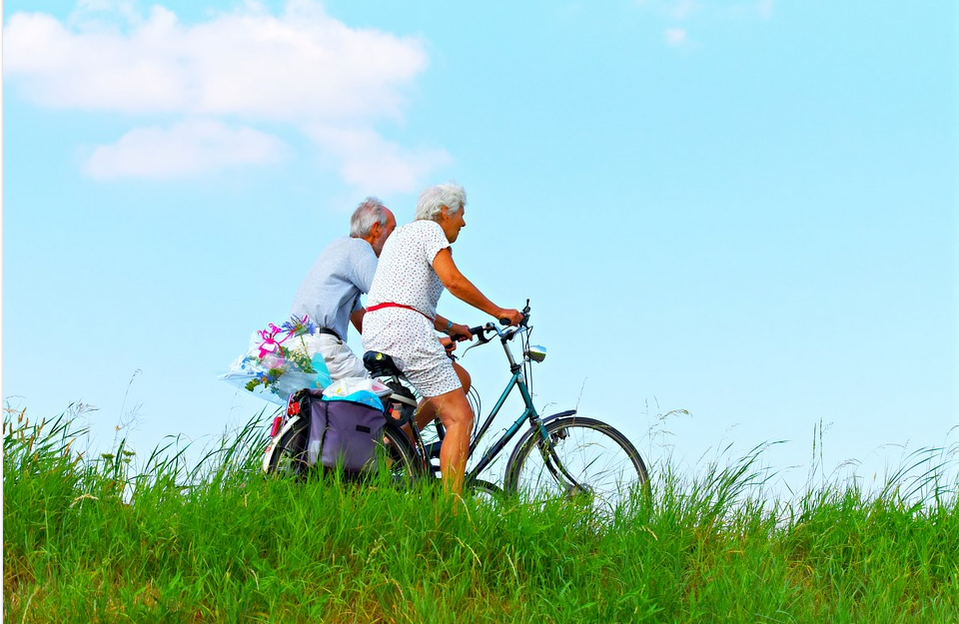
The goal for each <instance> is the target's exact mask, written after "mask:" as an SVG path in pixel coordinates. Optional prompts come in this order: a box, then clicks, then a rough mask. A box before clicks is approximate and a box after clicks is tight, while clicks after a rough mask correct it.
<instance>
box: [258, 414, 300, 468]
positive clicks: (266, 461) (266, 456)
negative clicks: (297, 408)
mask: <svg viewBox="0 0 959 624" xmlns="http://www.w3.org/2000/svg"><path fill="white" fill-rule="evenodd" d="M301 418H302V417H301V416H300V415H299V414H297V415H296V416H291V417H290V418H287V419H286V424H285V425H283V427H282V428H281V429H280V430H279V431H277V432H276V435H275V436H273V437H272V438H270V443H269V444H267V445H266V452H265V453H263V472H269V470H270V460H271V459H273V451H275V450H276V443H277V441H278V440H279V439H280V438H281V437H283V434H284V433H286V432H287V431H289V430H290V429H292V428H293V425H295V424H296V423H298V422H300V419H301Z"/></svg>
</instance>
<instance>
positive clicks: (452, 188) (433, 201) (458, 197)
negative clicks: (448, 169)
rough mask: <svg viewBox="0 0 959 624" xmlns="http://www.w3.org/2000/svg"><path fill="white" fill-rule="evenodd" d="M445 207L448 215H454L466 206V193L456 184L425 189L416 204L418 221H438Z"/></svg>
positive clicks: (450, 183)
mask: <svg viewBox="0 0 959 624" xmlns="http://www.w3.org/2000/svg"><path fill="white" fill-rule="evenodd" d="M443 206H446V207H447V208H448V209H449V210H448V211H447V214H451V215H454V214H456V213H458V212H460V211H461V210H463V208H464V207H465V206H466V191H465V190H463V187H462V186H460V185H459V184H456V183H455V182H448V183H446V184H437V185H436V186H431V187H429V188H427V189H424V190H423V192H422V193H420V198H419V200H418V201H417V202H416V220H417V221H421V220H426V221H436V220H437V219H439V217H440V214H441V213H442V210H443Z"/></svg>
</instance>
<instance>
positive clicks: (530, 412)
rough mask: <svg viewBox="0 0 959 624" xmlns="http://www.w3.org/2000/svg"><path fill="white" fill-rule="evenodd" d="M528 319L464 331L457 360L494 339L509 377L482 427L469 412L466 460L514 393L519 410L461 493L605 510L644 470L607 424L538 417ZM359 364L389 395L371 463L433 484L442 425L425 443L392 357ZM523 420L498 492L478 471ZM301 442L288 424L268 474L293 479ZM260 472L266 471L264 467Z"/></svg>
mask: <svg viewBox="0 0 959 624" xmlns="http://www.w3.org/2000/svg"><path fill="white" fill-rule="evenodd" d="M529 318H530V307H529V302H528V301H527V304H526V307H525V308H524V309H523V320H522V322H521V323H520V324H519V325H518V326H515V327H503V328H501V327H499V326H497V325H496V324H494V323H487V324H486V325H481V326H477V327H471V328H470V333H472V334H473V336H474V337H475V338H476V339H477V342H476V343H475V344H473V345H471V346H470V347H468V348H467V349H466V350H465V351H464V355H465V353H466V352H468V351H469V350H470V349H473V348H475V347H478V346H481V345H485V344H489V343H490V342H492V341H493V339H494V338H498V339H499V341H500V343H501V344H502V346H503V351H504V353H505V355H506V359H507V362H508V363H509V370H510V375H511V376H510V379H509V381H508V382H507V384H506V387H505V389H504V390H503V392H502V394H501V395H500V397H499V399H498V400H497V402H496V404H495V405H494V406H493V409H492V410H491V411H490V413H489V414H488V415H487V416H486V417H485V419H483V421H482V423H480V420H479V414H477V418H476V419H475V420H474V423H475V426H474V430H473V435H472V436H471V439H470V446H469V457H470V458H472V457H473V454H474V452H475V451H476V450H477V448H478V445H479V443H480V442H481V441H482V440H483V438H484V436H485V434H486V433H487V432H488V430H489V427H490V425H491V424H492V422H493V420H494V419H495V418H496V417H497V415H498V414H499V412H500V410H501V409H502V408H503V405H504V404H505V403H506V400H507V399H508V397H509V396H510V395H511V394H512V393H513V391H514V390H516V389H517V388H518V389H519V392H520V395H521V397H522V400H523V403H524V405H525V408H524V410H523V413H522V414H520V416H519V417H518V418H517V419H516V420H515V422H514V423H513V424H512V425H511V426H510V427H509V428H508V429H507V430H506V431H505V432H504V433H503V434H502V435H501V436H500V437H499V438H498V439H496V440H495V441H494V442H493V443H492V444H491V445H490V446H489V447H488V448H487V449H486V450H485V451H484V452H483V454H482V456H481V457H480V458H479V460H478V461H477V462H476V463H475V465H473V467H472V468H469V469H467V471H466V475H465V478H464V485H465V487H466V488H467V489H472V490H478V491H480V492H485V493H488V494H491V495H499V494H500V493H502V492H505V493H507V494H510V495H512V494H519V495H523V496H528V497H531V498H537V497H543V496H546V497H552V496H561V497H567V498H573V497H576V498H586V499H588V500H590V501H591V503H592V504H593V506H594V508H601V509H606V510H611V509H612V508H613V507H615V506H616V505H617V504H618V503H619V501H620V500H621V499H623V498H625V497H628V496H630V495H631V494H632V493H634V492H635V491H637V490H638V489H639V488H641V487H643V486H645V484H646V483H647V481H648V478H649V477H648V473H647V470H646V465H645V463H644V462H643V459H642V457H641V456H640V454H639V452H638V451H637V450H636V448H635V447H634V446H633V444H632V443H631V442H630V441H629V440H628V439H627V438H626V436H624V435H623V434H622V433H620V432H619V431H618V430H617V429H616V428H614V427H612V426H611V425H609V424H607V423H604V422H602V421H600V420H597V419H594V418H587V417H583V416H579V415H577V413H576V412H577V410H566V411H562V412H558V413H555V414H551V415H549V416H546V417H541V416H540V415H539V413H538V412H537V410H536V408H535V407H534V405H533V399H532V392H531V390H530V385H531V381H532V365H533V364H534V363H540V362H542V361H543V360H545V359H546V349H545V348H544V347H542V346H539V345H531V344H530V342H529V337H530V332H531V330H532V327H531V326H530V325H529ZM516 337H519V338H520V342H521V347H522V351H523V357H522V361H521V363H520V362H517V360H516V357H515V356H514V354H513V351H512V349H511V346H510V345H511V343H512V342H513V340H514V339H515V338H516ZM364 363H365V364H366V366H367V369H368V370H369V371H370V374H371V376H372V377H373V378H374V379H378V380H380V381H381V382H383V383H385V384H386V385H387V386H389V387H390V388H391V389H392V390H393V394H392V395H391V396H390V397H389V399H388V401H387V404H388V405H387V413H388V414H389V415H391V416H393V417H391V418H387V424H386V426H385V427H384V430H383V438H384V441H383V443H382V445H380V447H379V449H378V453H377V456H378V457H377V462H376V465H377V466H379V467H381V468H384V469H386V470H388V471H389V473H390V474H391V476H392V478H393V479H394V481H397V482H400V483H409V482H415V481H419V480H422V479H424V478H438V477H439V476H440V475H439V468H438V465H434V463H433V460H434V459H438V457H439V449H440V446H441V444H442V439H443V433H444V431H443V427H442V425H441V424H440V423H439V422H434V424H435V425H436V431H437V440H436V441H433V442H426V441H425V440H424V438H423V435H422V432H421V431H420V430H419V429H418V428H417V427H416V426H415V423H414V422H413V415H414V412H415V407H416V394H415V392H414V391H413V390H412V389H411V388H410V387H409V385H408V384H407V383H406V380H405V378H404V377H403V374H402V373H401V372H400V370H399V369H398V368H397V367H396V365H395V363H394V362H393V360H392V358H391V357H390V356H389V355H387V354H384V353H377V352H367V353H366V354H365V355H364ZM301 422H302V421H301ZM524 422H527V423H528V424H529V428H528V429H526V431H525V432H524V433H523V434H522V436H521V437H520V439H519V441H518V442H517V443H516V445H515V446H514V447H513V450H512V453H511V454H510V456H509V459H508V460H507V463H506V470H505V476H504V479H503V486H502V488H500V487H498V486H496V485H495V484H494V483H492V482H491V481H488V480H486V479H482V478H481V476H482V475H483V472H484V470H486V469H487V468H488V467H489V466H490V465H491V464H492V463H493V462H494V461H495V460H496V459H497V457H498V456H499V455H500V453H502V452H503V450H504V449H505V448H506V447H507V446H508V445H509V444H510V442H511V441H512V440H513V439H514V438H515V437H516V435H517V434H518V433H519V432H520V430H521V428H522V426H523V423H524ZM404 426H407V429H408V431H409V432H410V434H409V435H408V434H407V433H405V432H404V430H403V428H404ZM274 433H275V432H274ZM305 437H306V425H305V423H304V424H303V426H301V427H289V425H288V426H287V432H286V436H285V437H284V436H281V438H280V439H279V440H278V441H277V444H276V451H278V452H274V453H273V458H272V465H271V467H272V469H273V470H276V471H279V472H293V473H295V474H301V473H302V471H303V463H302V455H303V452H304V450H303V447H304V445H305ZM264 467H265V468H267V465H266V461H265V462H264Z"/></svg>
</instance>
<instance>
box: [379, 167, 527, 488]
mask: <svg viewBox="0 0 959 624" xmlns="http://www.w3.org/2000/svg"><path fill="white" fill-rule="evenodd" d="M465 206H466V192H465V191H464V190H463V187H461V186H459V185H456V184H440V185H437V186H433V187H430V188H428V189H426V190H424V191H423V192H422V193H421V194H420V197H419V201H418V202H417V204H416V220H415V221H413V222H412V223H409V224H407V225H404V226H402V227H399V228H397V229H396V230H395V231H394V232H393V235H392V236H390V238H389V239H388V240H387V241H386V244H385V245H384V246H383V251H382V252H381V253H380V261H379V265H378V266H377V269H376V275H375V276H374V278H373V284H372V286H371V287H370V292H369V294H368V295H367V301H366V304H367V305H366V317H365V318H364V319H363V348H364V349H365V350H367V351H381V352H383V353H386V354H388V355H390V356H391V357H392V358H393V361H394V362H395V363H396V365H397V366H398V367H399V369H400V370H401V371H403V374H404V375H405V376H406V378H407V379H408V380H409V381H410V383H412V384H413V386H414V387H415V388H416V389H417V391H418V392H419V393H420V394H421V395H422V396H423V397H424V398H425V401H424V402H423V404H422V405H421V406H420V410H419V412H418V413H417V419H416V420H417V423H419V424H423V423H427V422H429V421H431V420H432V419H433V418H434V417H435V418H439V419H440V422H442V423H443V425H444V426H445V427H446V437H445V438H444V439H443V446H442V448H441V449H440V470H441V471H442V474H443V481H444V484H445V485H446V487H447V489H449V490H451V491H453V492H457V493H458V492H460V491H462V488H463V475H464V472H465V470H466V459H467V454H468V452H469V437H470V432H471V431H472V428H473V411H472V409H470V405H469V402H468V401H467V399H466V392H465V390H464V387H463V386H464V383H468V379H469V377H468V375H467V374H466V371H465V370H463V369H462V368H461V367H460V366H459V365H455V364H454V363H453V361H452V360H451V359H450V358H449V357H447V355H446V350H445V349H444V347H443V345H442V344H441V343H440V340H439V337H438V336H437V334H436V332H437V331H440V332H444V333H446V334H447V335H449V336H450V338H453V339H458V338H459V339H463V338H466V339H471V338H472V337H473V336H472V334H470V331H469V328H468V327H467V326H466V325H458V324H456V323H453V322H452V321H450V320H448V319H446V318H444V317H442V316H439V315H437V313H436V303H437V301H439V298H440V295H441V294H442V292H443V289H444V287H445V288H446V289H447V290H449V291H450V292H451V293H453V295H454V296H455V297H457V298H458V299H461V300H463V301H465V302H466V303H468V304H470V305H471V306H473V307H474V308H477V309H478V310H481V311H482V312H486V313H487V314H489V315H490V316H492V317H493V318H496V319H508V321H509V322H510V324H513V325H515V324H518V323H519V322H520V321H521V320H522V314H521V313H520V312H519V310H514V309H507V308H501V307H499V306H498V305H496V304H494V303H493V302H492V301H490V300H489V299H488V298H487V297H486V296H485V295H484V294H483V293H482V292H480V290H479V289H478V288H477V287H476V286H474V285H473V284H472V282H470V281H469V280H468V279H466V277H465V276H464V275H463V274H462V273H460V271H459V269H458V268H457V267H456V264H455V263H454V262H453V255H452V252H451V249H450V245H451V244H452V243H454V242H455V241H456V239H457V237H458V236H459V232H460V230H461V229H463V227H465V226H466V221H465V220H464V218H463V217H464V214H465ZM467 389H468V388H467Z"/></svg>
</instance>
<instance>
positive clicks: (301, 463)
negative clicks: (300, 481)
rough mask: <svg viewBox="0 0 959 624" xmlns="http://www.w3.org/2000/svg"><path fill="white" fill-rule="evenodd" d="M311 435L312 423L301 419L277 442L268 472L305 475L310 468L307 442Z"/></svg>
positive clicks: (281, 475) (284, 474) (287, 475)
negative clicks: (307, 459)
mask: <svg viewBox="0 0 959 624" xmlns="http://www.w3.org/2000/svg"><path fill="white" fill-rule="evenodd" d="M309 436H310V423H309V421H308V420H306V419H300V420H298V421H297V422H296V423H294V425H293V426H292V427H291V428H290V429H289V430H288V431H287V432H286V433H284V434H282V435H281V436H280V439H279V440H277V442H276V448H275V449H274V450H273V455H272V456H271V457H270V465H269V466H268V467H267V470H266V472H267V474H271V475H276V476H279V477H298V478H301V477H304V476H306V474H307V473H308V472H309V470H310V465H309V464H308V463H307V461H306V444H307V441H308V438H309Z"/></svg>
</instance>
